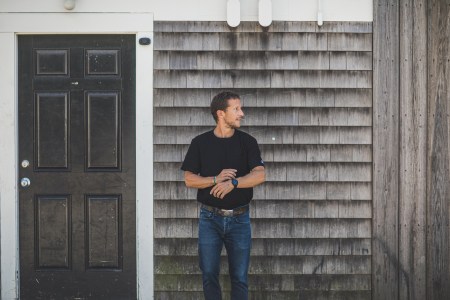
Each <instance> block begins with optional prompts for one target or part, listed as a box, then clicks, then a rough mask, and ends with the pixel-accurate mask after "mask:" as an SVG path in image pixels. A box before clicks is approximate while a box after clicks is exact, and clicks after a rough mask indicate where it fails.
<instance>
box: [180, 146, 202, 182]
mask: <svg viewBox="0 0 450 300" xmlns="http://www.w3.org/2000/svg"><path fill="white" fill-rule="evenodd" d="M181 170H183V171H189V172H192V173H194V174H199V173H200V148H199V145H198V141H197V140H196V139H193V140H192V142H191V145H190V146H189V149H188V151H187V153H186V157H185V158H184V161H183V164H182V165H181Z"/></svg>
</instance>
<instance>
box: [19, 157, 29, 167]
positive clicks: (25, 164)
mask: <svg viewBox="0 0 450 300" xmlns="http://www.w3.org/2000/svg"><path fill="white" fill-rule="evenodd" d="M20 165H21V166H22V168H24V169H25V168H28V166H29V165H30V162H29V161H28V160H26V159H24V160H22V163H21V164H20Z"/></svg>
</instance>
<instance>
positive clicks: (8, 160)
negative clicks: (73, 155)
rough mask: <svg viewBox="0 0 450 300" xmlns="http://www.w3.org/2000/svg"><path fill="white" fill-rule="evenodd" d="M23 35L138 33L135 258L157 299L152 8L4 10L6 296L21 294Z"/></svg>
mask: <svg viewBox="0 0 450 300" xmlns="http://www.w3.org/2000/svg"><path fill="white" fill-rule="evenodd" d="M20 34H136V227H137V228H136V235H137V236H136V242H137V245H136V251H137V253H136V259H137V262H136V263H137V287H136V289H137V294H138V298H139V299H153V43H152V44H151V45H148V46H141V45H140V44H139V42H138V41H139V38H141V37H149V38H150V39H151V40H152V41H153V14H152V13H0V45H1V47H0V114H1V115H0V116H1V118H0V221H1V223H0V227H1V231H0V238H1V248H0V250H1V252H0V255H1V295H0V296H1V299H3V300H13V299H18V297H19V279H20V274H19V270H20V269H19V227H18V225H19V220H18V189H19V186H18V181H19V180H18V177H17V174H18V166H17V161H18V160H17V159H18V158H17V155H18V123H17V122H18V120H17V119H18V118H17V112H18V111H17V107H18V104H17V103H18V91H17V90H18V73H17V63H18V62H17V54H18V53H17V35H20Z"/></svg>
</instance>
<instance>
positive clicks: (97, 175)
mask: <svg viewBox="0 0 450 300" xmlns="http://www.w3.org/2000/svg"><path fill="white" fill-rule="evenodd" d="M18 42H19V48H18V49H19V157H18V159H19V161H18V163H19V169H20V172H19V176H20V177H19V181H20V192H19V196H20V202H19V220H20V225H19V231H20V245H19V247H20V299H24V300H26V299H45V300H50V299H58V300H59V299H96V300H97V299H135V298H136V229H135V228H136V221H135V219H136V217H135V216H136V213H135V177H136V175H135V173H136V172H135V88H134V86H135V36H133V35H101V36H100V35H71V36H68V35H64V36H62V35H40V36H20V37H19V41H18Z"/></svg>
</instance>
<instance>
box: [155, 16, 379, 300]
mask: <svg viewBox="0 0 450 300" xmlns="http://www.w3.org/2000/svg"><path fill="white" fill-rule="evenodd" d="M154 49H155V52H154V75H155V77H154V178H155V182H154V186H155V194H154V199H155V206H154V207H155V215H154V218H155V219H154V220H155V238H154V245H155V270H154V271H155V298H156V299H183V300H187V299H201V296H200V295H201V293H202V292H201V290H202V284H201V275H200V270H199V268H198V263H197V261H198V258H197V244H196V243H197V215H198V205H197V203H196V201H195V196H196V190H195V189H187V188H186V187H185V185H184V183H183V174H182V172H181V171H180V169H179V168H180V165H181V161H182V160H183V158H184V155H185V153H186V151H187V147H188V145H189V143H190V141H191V139H192V138H193V137H194V136H196V135H197V134H199V133H202V132H205V131H207V130H210V129H212V128H213V126H214V121H213V119H212V116H211V114H210V113H209V103H210V100H211V98H212V96H214V95H215V94H216V93H217V92H219V91H221V90H233V91H236V92H238V93H240V94H241V95H242V100H243V104H244V112H245V113H246V118H245V121H244V123H243V128H242V129H243V130H244V131H247V132H249V133H251V134H252V135H253V136H254V137H255V138H256V139H257V140H258V142H259V144H260V147H261V150H262V154H263V159H264V160H265V161H266V168H267V182H266V183H265V184H263V185H262V186H260V187H257V188H255V193H254V200H253V201H252V203H251V215H252V231H253V249H252V258H251V266H250V278H249V281H250V291H251V299H258V300H261V299H299V298H300V297H301V299H358V300H361V299H362V300H364V299H370V298H371V273H372V268H371V254H372V250H371V237H372V233H371V218H372V24H371V23H326V24H324V26H323V27H321V28H319V27H317V25H316V23H314V22H311V23H309V22H275V23H273V24H272V25H271V27H270V28H268V29H265V30H264V29H263V28H262V27H260V26H259V25H258V24H257V23H254V22H249V23H245V22H244V23H242V24H241V25H240V26H239V27H238V28H237V29H231V28H229V27H228V26H227V25H226V23H225V22H156V23H155V37H154ZM222 269H223V272H224V274H225V271H226V269H227V267H226V258H225V257H223V268H222ZM222 282H223V287H224V290H225V291H229V288H230V284H229V282H228V277H226V275H224V276H223V278H222ZM226 294H228V293H226ZM225 299H228V296H227V297H225Z"/></svg>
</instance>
